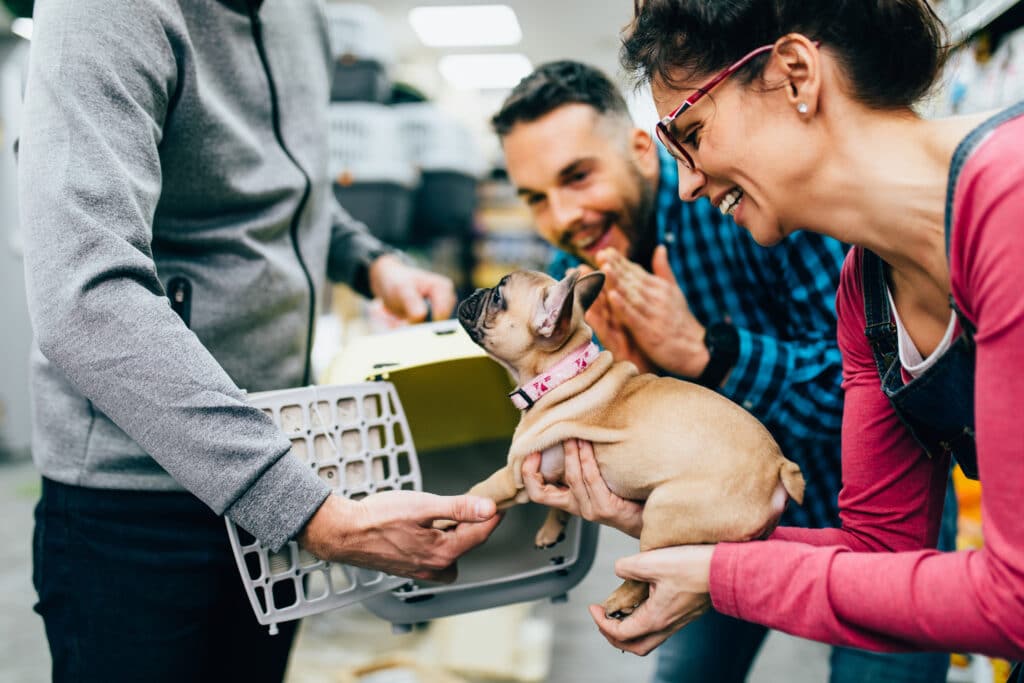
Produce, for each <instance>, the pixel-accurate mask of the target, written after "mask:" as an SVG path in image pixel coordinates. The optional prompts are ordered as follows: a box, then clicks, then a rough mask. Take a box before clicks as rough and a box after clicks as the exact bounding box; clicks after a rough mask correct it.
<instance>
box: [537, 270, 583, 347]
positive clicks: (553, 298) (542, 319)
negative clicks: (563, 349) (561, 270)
mask: <svg viewBox="0 0 1024 683" xmlns="http://www.w3.org/2000/svg"><path fill="white" fill-rule="evenodd" d="M578 279H579V273H576V272H572V273H570V274H568V275H566V276H565V277H564V278H563V279H562V280H561V281H559V282H556V283H555V284H553V285H551V286H550V287H548V289H547V291H546V292H545V293H544V296H543V297H542V298H541V300H540V302H539V303H538V304H537V308H536V309H535V310H534V312H533V320H532V321H531V326H532V327H533V332H534V334H535V335H537V336H538V337H541V338H543V339H547V340H549V341H552V342H555V343H560V342H561V341H562V340H563V339H564V338H565V335H566V334H568V333H569V325H570V324H571V323H572V308H573V304H574V303H575V299H574V298H573V292H574V290H575V289H576V282H577V280H578Z"/></svg>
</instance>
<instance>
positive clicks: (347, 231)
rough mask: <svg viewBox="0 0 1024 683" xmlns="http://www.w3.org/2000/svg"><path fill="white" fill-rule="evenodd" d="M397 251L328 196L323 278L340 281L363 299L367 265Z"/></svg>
mask: <svg viewBox="0 0 1024 683" xmlns="http://www.w3.org/2000/svg"><path fill="white" fill-rule="evenodd" d="M397 251H398V250H397V249H394V248H393V247H390V246H388V245H387V244H385V243H384V242H381V241H380V240H379V239H377V238H376V237H374V236H373V235H372V234H370V231H369V230H368V229H367V227H366V224H365V223H362V222H360V221H358V220H356V219H355V218H353V217H352V215H351V214H350V213H349V212H348V211H346V210H345V209H344V208H343V207H342V206H341V204H339V203H338V200H337V199H336V198H335V197H334V196H333V192H332V196H331V246H330V252H329V254H328V257H327V277H328V278H329V279H331V280H332V281H333V282H344V283H345V284H347V285H350V286H351V287H352V288H353V289H354V290H355V291H357V292H359V293H360V294H362V295H363V296H365V297H372V296H373V292H371V291H370V281H369V272H370V266H371V265H372V264H373V262H374V261H375V260H376V259H377V258H378V257H380V256H382V255H384V254H387V253H397Z"/></svg>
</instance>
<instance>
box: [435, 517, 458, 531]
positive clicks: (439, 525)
mask: <svg viewBox="0 0 1024 683" xmlns="http://www.w3.org/2000/svg"><path fill="white" fill-rule="evenodd" d="M458 524H459V523H458V522H456V521H455V520H454V519H435V520H434V528H435V529H440V530H441V531H448V530H449V529H454V528H455V527H456V526H458Z"/></svg>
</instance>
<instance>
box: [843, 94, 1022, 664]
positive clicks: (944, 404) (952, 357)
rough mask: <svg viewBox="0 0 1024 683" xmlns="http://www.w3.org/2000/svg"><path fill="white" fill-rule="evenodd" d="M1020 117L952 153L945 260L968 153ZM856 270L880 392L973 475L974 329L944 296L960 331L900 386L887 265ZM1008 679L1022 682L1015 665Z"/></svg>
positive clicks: (991, 123)
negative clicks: (932, 361) (925, 366)
mask: <svg viewBox="0 0 1024 683" xmlns="http://www.w3.org/2000/svg"><path fill="white" fill-rule="evenodd" d="M1021 115H1024V102H1022V103H1020V104H1017V105H1014V106H1013V107H1010V108H1009V109H1007V110H1005V111H1003V112H1000V113H999V114H996V115H995V116H994V117H992V118H990V119H988V120H987V121H986V122H985V123H983V124H982V125H981V126H979V127H978V128H975V129H974V130H973V131H971V133H970V134H969V135H968V136H967V137H966V138H964V140H963V141H962V142H961V143H960V145H959V146H958V147H957V149H956V153H955V154H954V155H953V163H952V166H951V168H950V172H949V185H948V187H947V192H946V225H945V233H946V258H947V260H948V259H949V246H950V238H951V236H952V220H953V197H954V192H955V190H956V184H957V181H958V180H959V177H960V172H961V171H962V170H963V167H964V164H965V163H966V161H967V159H968V158H969V157H970V155H971V152H973V151H974V149H975V148H976V147H977V146H978V144H979V143H980V142H982V141H983V140H984V139H985V137H986V136H988V135H989V134H990V133H991V132H992V131H993V130H994V129H995V128H997V127H998V126H999V125H1001V124H1003V123H1005V122H1007V121H1009V120H1011V119H1014V118H1016V117H1018V116H1021ZM862 259H863V260H862V261H861V266H862V270H861V274H862V278H863V289H864V314H865V320H866V328H865V330H864V334H865V335H866V336H867V338H868V341H869V343H870V344H871V350H872V352H873V355H874V358H875V365H876V366H877V367H878V375H879V377H880V378H881V381H882V391H883V392H884V393H885V395H886V397H887V398H888V399H889V403H890V404H891V405H892V408H893V411H894V412H895V413H896V415H897V416H898V417H899V419H900V421H901V422H903V424H904V425H906V427H907V429H908V430H909V431H910V433H911V434H912V435H913V437H914V439H915V440H916V441H917V443H918V444H920V446H921V447H922V448H923V449H924V450H925V452H926V453H928V455H929V456H930V457H934V456H936V455H941V454H946V453H948V454H950V455H951V456H952V457H953V458H954V459H955V460H956V462H957V463H958V464H959V465H960V468H961V469H962V470H963V472H964V474H965V475H967V476H968V477H970V478H971V479H977V478H978V457H977V452H976V450H975V442H974V334H975V332H976V330H977V328H976V327H975V326H974V323H972V322H971V321H970V320H969V319H968V318H967V316H965V315H964V314H963V311H961V310H960V307H959V306H958V305H957V303H956V301H955V300H954V298H953V295H952V294H950V295H949V305H950V307H951V308H952V309H953V311H954V313H955V314H956V316H957V319H958V321H959V322H960V327H961V330H962V332H961V334H960V336H959V337H957V339H956V340H955V341H954V342H953V344H952V345H951V346H950V348H949V349H947V351H946V352H945V353H944V354H943V355H942V356H940V357H939V359H938V360H937V361H936V362H935V364H934V365H932V366H931V367H930V368H928V369H927V370H925V372H924V373H923V374H921V375H920V376H919V377H917V378H916V379H914V380H913V381H912V382H909V383H906V384H904V382H903V373H902V368H901V366H900V359H899V350H898V346H897V332H896V325H895V324H894V323H893V322H892V321H891V320H890V311H889V300H888V297H887V296H886V266H885V264H884V263H883V261H882V259H880V258H879V257H878V256H877V255H875V254H874V253H872V252H870V251H868V250H866V249H865V250H864V251H863V255H862ZM1008 683H1024V670H1022V667H1021V664H1020V663H1018V664H1017V665H1016V666H1015V667H1014V669H1013V673H1012V674H1011V675H1010V678H1009V681H1008Z"/></svg>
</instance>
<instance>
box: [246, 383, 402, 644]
mask: <svg viewBox="0 0 1024 683" xmlns="http://www.w3.org/2000/svg"><path fill="white" fill-rule="evenodd" d="M248 400H249V402H250V403H251V404H252V405H254V406H255V407H257V408H260V409H262V410H263V411H264V412H265V413H267V415H269V416H270V417H271V419H273V420H274V422H275V424H277V425H278V427H280V428H281V430H282V431H283V432H284V433H285V434H286V435H287V436H288V438H289V439H291V442H292V448H291V451H290V453H289V455H288V456H286V457H296V458H299V459H300V460H302V461H303V462H304V463H307V464H308V465H309V466H310V468H312V469H314V470H315V471H316V473H317V474H318V475H319V476H320V478H321V479H323V480H324V481H326V482H327V483H328V484H330V485H331V487H332V488H333V489H334V493H336V494H339V495H342V496H346V497H349V498H360V497H363V496H367V495H370V494H372V493H376V492H378V491H389V490H420V489H421V482H422V480H421V478H420V471H419V464H418V461H417V459H416V450H415V448H414V447H413V443H412V439H411V438H410V433H409V424H408V422H407V421H406V419H405V414H404V413H403V412H402V405H401V403H400V402H399V400H398V395H397V394H396V392H395V388H394V386H392V385H391V384H389V383H388V382H372V383H362V384H351V385H347V386H321V387H315V386H314V387H304V388H300V389H286V390H282V391H268V392H260V393H254V394H249V395H248ZM227 527H228V538H229V539H230V540H231V546H232V549H233V550H234V553H235V560H236V561H237V562H238V569H239V572H240V573H241V576H242V583H243V585H244V586H245V590H246V593H247V595H248V596H249V602H250V603H251V604H252V607H253V611H255V613H256V619H257V620H258V621H259V623H261V624H266V625H270V630H271V633H276V632H277V624H278V623H280V622H282V621H291V620H293V619H299V618H301V617H304V616H308V615H310V614H317V613H320V612H324V611H327V610H329V609H334V608H336V607H344V606H345V605H351V604H353V603H356V602H361V601H363V600H365V599H366V598H368V597H371V596H374V595H377V594H379V593H381V592H385V591H390V590H393V589H396V588H399V587H402V586H405V585H406V584H407V582H408V580H407V579H402V578H397V577H393V576H388V575H386V574H384V573H382V572H379V571H370V570H367V569H361V568H358V567H350V566H346V565H342V564H338V563H333V562H324V561H323V560H319V559H317V558H316V557H314V556H313V555H311V554H310V553H309V552H307V551H305V550H303V549H301V548H299V546H298V544H297V543H296V542H294V541H290V542H289V543H287V544H286V545H285V546H284V547H283V548H281V550H279V551H278V552H276V553H274V552H271V551H270V550H269V549H268V548H266V547H265V546H263V545H261V544H260V543H259V542H258V541H256V539H254V538H253V537H252V536H251V535H250V534H248V533H247V532H246V531H244V530H243V529H240V528H239V527H238V526H237V525H235V524H234V522H232V521H231V520H230V519H227Z"/></svg>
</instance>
